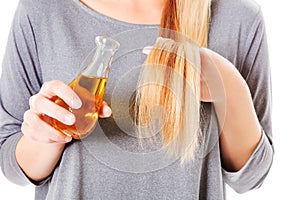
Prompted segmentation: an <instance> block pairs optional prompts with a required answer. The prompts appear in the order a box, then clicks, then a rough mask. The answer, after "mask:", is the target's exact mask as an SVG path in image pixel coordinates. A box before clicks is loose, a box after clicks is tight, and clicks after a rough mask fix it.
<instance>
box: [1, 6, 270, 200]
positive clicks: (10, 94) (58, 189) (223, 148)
mask: <svg viewBox="0 0 300 200" xmlns="http://www.w3.org/2000/svg"><path fill="white" fill-rule="evenodd" d="M194 14H195V15H196V17H193V16H194ZM158 24H160V26H161V28H165V29H166V30H167V31H166V33H165V32H164V31H160V32H159V36H161V37H160V38H162V39H163V41H166V42H168V41H169V40H168V39H166V38H167V37H169V38H171V41H172V44H174V42H173V41H176V42H177V40H178V41H179V43H176V44H178V45H179V46H180V45H181V44H182V43H180V42H181V41H182V40H181V39H178V38H181V37H182V35H183V36H184V37H187V38H188V39H187V40H189V41H192V42H191V43H195V44H196V45H198V46H200V47H207V48H208V49H200V50H199V48H195V47H191V48H192V49H193V51H192V55H196V54H198V53H199V54H198V55H200V59H201V61H200V62H201V72H202V73H201V77H202V78H201V83H200V80H199V79H198V78H197V76H196V77H195V78H194V79H193V78H192V79H188V80H192V81H191V82H189V83H190V84H191V88H195V89H192V90H193V91H192V92H194V93H193V94H196V95H194V96H193V97H194V98H195V99H196V100H197V99H199V98H200V100H201V105H200V104H199V102H200V101H195V102H194V103H193V104H192V105H193V107H190V108H188V107H184V106H183V108H182V109H183V110H182V112H179V114H175V115H173V116H172V113H174V112H173V111H174V107H176V106H171V107H170V110H171V111H170V112H168V109H167V111H166V113H167V114H166V116H167V117H166V118H167V119H169V121H168V120H167V121H166V125H167V127H169V128H170V129H166V130H163V129H161V134H159V135H158V136H153V137H151V136H149V135H146V136H147V137H150V139H149V140H150V141H149V140H147V139H145V141H148V142H142V144H141V143H140V140H141V139H137V138H136V137H135V136H136V135H135V132H134V131H132V127H131V122H132V121H136V125H137V126H138V127H140V125H142V123H140V122H143V119H144V118H143V116H144V114H145V111H144V110H143V103H144V104H145V102H146V99H148V98H150V97H151V98H150V99H151V101H152V97H153V96H154V97H153V99H154V100H153V101H152V103H153V102H156V101H157V100H158V98H160V100H159V102H161V101H163V100H164V99H166V102H169V99H168V98H165V97H167V94H170V93H171V92H169V93H168V92H167V91H165V90H159V91H157V94H158V95H151V94H149V91H151V90H142V91H138V90H136V91H135V89H136V88H139V87H137V85H136V84H137V83H136V81H137V79H138V77H139V83H138V84H143V83H145V81H146V83H147V77H148V76H147V75H149V77H154V78H155V76H153V74H155V73H153V71H152V70H153V68H151V67H150V69H149V70H150V72H151V73H148V72H149V71H147V70H144V71H142V72H141V74H140V68H141V67H140V65H141V64H143V63H144V62H145V59H146V55H144V54H143V53H142V50H143V49H144V47H146V46H153V45H154V42H155V41H156V38H157V28H158ZM162 30H164V29H162ZM173 32H175V34H173ZM194 33H195V34H194ZM97 35H106V36H109V37H113V38H115V39H116V40H118V41H119V42H120V43H121V47H123V48H124V49H120V51H119V56H117V55H116V58H115V62H114V64H113V66H112V67H111V71H110V76H109V81H108V84H107V88H106V93H105V95H106V96H105V101H106V102H107V103H105V102H104V103H103V104H102V106H101V111H100V113H99V115H100V117H101V118H106V119H101V120H100V121H99V124H100V126H99V127H97V128H96V130H95V131H94V133H93V134H92V135H90V136H88V137H87V138H85V139H83V140H72V139H71V138H70V137H68V136H65V135H62V134H60V132H59V131H58V130H56V129H54V128H52V127H51V126H49V125H48V124H47V123H45V122H44V121H43V120H42V116H43V115H48V116H51V117H53V118H56V119H57V120H59V121H61V122H63V123H65V124H68V125H71V124H73V123H74V122H75V120H76V119H75V117H74V115H73V114H72V113H71V112H69V111H67V110H65V109H62V108H61V107H58V106H57V105H56V104H54V103H53V97H56V96H59V97H60V98H62V99H63V100H64V101H65V102H66V103H67V104H69V105H70V106H71V107H72V108H75V109H76V108H79V107H80V106H81V100H80V99H78V98H76V94H74V93H73V92H72V90H71V89H70V88H69V87H68V86H67V85H66V83H68V82H70V81H71V80H72V78H74V77H75V76H76V74H77V71H78V70H79V69H80V66H81V62H82V60H83V59H84V58H85V56H86V55H87V54H88V53H89V51H90V50H91V49H92V48H93V47H94V44H93V43H92V42H93V39H94V38H95V36H97ZM172 35H173V36H172ZM174 35H175V36H174ZM159 41H160V40H159V39H158V40H157V42H156V44H157V45H158V46H155V45H154V47H152V48H150V49H151V50H150V52H146V53H147V54H149V55H148V57H147V60H146V64H148V65H146V66H151V65H152V64H155V65H156V64H159V65H160V64H161V63H160V59H159V60H158V61H157V60H155V59H156V58H157V57H158V56H161V55H164V52H165V49H162V50H159V49H160V48H161V46H164V45H165V46H166V43H163V45H161V46H160V45H159ZM184 41H186V40H185V39H184ZM191 43H188V44H191ZM171 46H172V45H171ZM179 46H177V47H178V48H179ZM191 46H193V45H191ZM173 47H174V45H173V46H172V48H171V49H170V50H169V51H170V52H171V53H173V54H175V57H176V58H177V56H178V53H180V51H179V50H178V48H177V50H175V49H176V48H175V49H174V48H173ZM183 48H186V47H185V46H184V47H183ZM156 49H158V50H159V51H158V52H156ZM197 49H198V50H197ZM209 49H210V50H209ZM144 52H145V51H144ZM184 52H188V50H186V51H184ZM195 52H196V53H195ZM153 55H154V56H153ZM221 55H222V56H221ZM161 57H163V56H161ZM170 57H172V56H170ZM179 57H180V55H179ZM175 60H176V59H175ZM179 60H180V59H179ZM184 60H189V59H188V56H186V55H185V56H183V61H184ZM196 60H197V59H196ZM228 60H229V61H230V62H229V61H228ZM165 64H166V63H165ZM171 65H172V64H171ZM172 66H173V65H172ZM174 66H177V65H174ZM146 69H147V67H146ZM166 71H167V70H166ZM166 71H165V72H166ZM174 71H175V69H174ZM196 72H197V68H196ZM176 73H177V71H176ZM184 73H185V72H182V74H180V73H179V75H183V74H184ZM139 74H140V75H139ZM191 74H193V73H191ZM145 75H146V76H145ZM128 77H130V79H128ZM172 77H173V76H172ZM199 77H200V75H199ZM132 80H133V81H132ZM163 80H168V78H166V77H165V75H164V78H163ZM174 80H175V79H174ZM193 80H194V81H193ZM163 83H165V82H163ZM220 85H221V88H220ZM142 86H143V85H142ZM270 87H271V86H270V72H269V66H268V52H267V44H266V37H265V30H264V23H263V18H262V14H261V10H260V8H259V6H258V5H257V4H255V3H254V2H252V1H247V0H245V1H234V0H218V1H212V2H210V1H208V0H203V1H200V0H199V1H195V0H188V1H179V0H177V1H176V0H166V1H162V0H157V1H144V0H135V1H133V0H131V1H125V0H124V1H96V0H95V1H93V0H84V1H78V0H68V1H56V0H50V1H49V0H48V1H44V0H43V1H36V0H31V1H30V0H22V1H20V3H19V6H18V9H17V12H16V14H15V18H14V22H13V27H12V30H11V34H10V37H9V43H8V46H7V51H6V55H5V58H4V63H3V72H2V77H1V86H0V95H1V107H0V112H1V120H0V128H1V129H0V131H1V132H0V134H1V135H0V136H1V137H0V138H1V143H0V144H1V149H0V152H1V157H0V158H1V168H2V170H3V172H4V174H5V175H6V176H7V178H8V179H10V180H11V181H13V182H15V183H17V184H20V185H24V184H27V183H29V182H31V183H33V184H36V185H37V187H36V199H225V191H224V184H225V183H227V184H229V185H230V186H231V187H232V188H234V189H235V190H236V191H237V192H246V191H248V190H250V189H253V188H257V187H259V186H260V185H261V183H262V182H263V180H264V178H265V177H266V175H267V173H268V171H269V169H270V166H271V163H272V157H273V148H272V137H271V135H272V134H271V111H270V108H271V105H270V101H271V91H270V89H271V88H270ZM132 88H134V89H132ZM152 89H153V88H152ZM173 89H174V88H173ZM152 91H153V90H152ZM135 92H136V94H137V95H135V96H137V97H138V98H132V96H134V94H135ZM199 92H201V95H200V94H199V95H197V94H198V93H199ZM153 93H156V92H153ZM179 93H180V94H182V91H181V90H180V91H179ZM186 93H187V92H186V91H185V92H183V94H184V95H185V94H186ZM199 96H200V97H199ZM189 97H191V96H189ZM161 98H163V100H161ZM12 99H13V101H12ZM188 99H190V98H186V99H184V98H182V99H180V100H184V103H183V105H187V103H186V101H187V100H188ZM128 100H130V102H135V104H134V107H135V108H136V109H131V108H132V106H130V105H131V104H130V105H128V102H129V101H128ZM28 102H29V105H28ZM108 105H110V106H108ZM124 105H125V106H124ZM153 105H155V103H153ZM161 106H162V107H163V108H166V107H168V106H169V104H161ZM180 106H181V105H180ZM129 108H130V109H129ZM128 110H129V111H128ZM199 110H201V112H200V113H199ZM189 111H191V112H192V113H189ZM128 112H129V113H130V112H133V113H134V114H135V115H133V116H134V117H132V118H133V119H135V120H131V118H130V115H129V114H128ZM111 113H113V115H112V116H111V117H109V116H110V115H111ZM140 113H142V114H140ZM170 113H171V114H170ZM193 113H196V114H197V113H198V114H199V116H200V114H201V116H200V117H197V116H196V115H195V114H193ZM181 114H182V115H181ZM23 115H24V116H23ZM178 116H180V117H182V116H183V117H182V118H180V119H182V120H179V122H178V123H179V126H170V123H171V122H172V120H174V119H175V120H176V118H177V117H178ZM190 116H192V117H190ZM108 117H109V118H108ZM195 118H196V120H194V119H195ZM159 120H161V119H159ZM145 121H146V122H147V119H146V120H145ZM189 121H190V122H191V124H192V125H191V126H192V128H195V130H196V131H195V132H196V133H199V134H192V137H191V138H189V137H187V139H186V138H185V137H186V135H187V134H188V133H189V131H188V130H190V129H189V128H190V126H189V123H188V122H189ZM160 122H162V121H160ZM180 123H182V124H180ZM184 123H186V124H188V125H186V126H185V125H184ZM168 125H169V126H168ZM200 126H201V131H198V130H199V127H200ZM162 127H163V125H162V124H160V128H162ZM178 127H179V129H180V131H178V132H176V131H177V130H176V128H178ZM138 130H141V129H138ZM181 130H182V131H181ZM132 132H133V133H132ZM139 132H140V134H143V133H141V132H142V131H139ZM174 132H176V133H178V134H179V138H183V140H181V139H178V137H176V134H175V136H172V135H170V134H172V133H174ZM131 134H134V135H131ZM180 134H183V135H182V137H180ZM132 136H134V137H132ZM140 136H145V135H140ZM159 137H161V138H162V141H160V140H159V139H160V138H159ZM157 138H158V140H156V139H157ZM168 138H169V140H168ZM142 140H144V139H142ZM172 141H176V142H177V143H176V142H175V145H174V146H172ZM186 141H187V142H186ZM160 142H162V145H163V147H164V148H161V143H160ZM191 144H192V145H191ZM141 147H142V148H141ZM165 149H167V152H170V153H171V154H170V155H167V156H166V154H165V151H164V150H165ZM160 150H162V151H160Z"/></svg>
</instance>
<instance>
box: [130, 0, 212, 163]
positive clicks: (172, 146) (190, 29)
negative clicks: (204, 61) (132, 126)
mask: <svg viewBox="0 0 300 200" xmlns="http://www.w3.org/2000/svg"><path fill="white" fill-rule="evenodd" d="M210 1H211V0H166V1H165V5H164V9H163V12H162V18H161V22H160V28H161V29H160V32H159V37H158V39H157V41H156V43H155V44H154V45H153V47H152V48H151V50H150V52H149V54H148V57H147V59H146V61H145V64H144V66H143V70H142V72H141V74H140V77H139V82H138V87H137V91H136V99H135V109H134V111H135V113H134V114H135V122H136V125H137V132H138V135H139V137H140V138H143V137H146V136H148V137H149V138H150V136H151V135H153V134H154V133H153V132H155V131H157V130H155V127H156V125H157V124H158V125H159V132H160V134H161V137H162V141H163V146H164V147H165V148H166V149H167V151H168V152H169V153H170V154H171V155H175V156H179V157H180V159H181V161H182V162H183V161H186V160H192V159H193V158H194V154H195V150H196V149H197V147H198V146H199V139H201V129H200V52H199V47H207V42H208V32H209V21H210V4H211V3H210ZM157 122H158V123H157Z"/></svg>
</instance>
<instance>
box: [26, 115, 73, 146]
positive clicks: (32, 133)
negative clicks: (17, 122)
mask: <svg viewBox="0 0 300 200" xmlns="http://www.w3.org/2000/svg"><path fill="white" fill-rule="evenodd" d="M21 129H22V132H23V133H24V135H25V136H27V137H29V138H30V139H31V140H34V141H36V142H42V143H53V142H57V143H66V142H69V141H71V140H70V138H69V137H66V136H65V135H64V134H62V133H61V132H59V131H58V130H56V129H54V128H53V127H52V126H50V125H49V124H47V123H46V122H44V121H43V120H42V119H41V118H40V117H39V115H37V114H36V113H35V112H33V111H32V110H28V111H26V112H25V113H24V122H23V124H22V127H21Z"/></svg>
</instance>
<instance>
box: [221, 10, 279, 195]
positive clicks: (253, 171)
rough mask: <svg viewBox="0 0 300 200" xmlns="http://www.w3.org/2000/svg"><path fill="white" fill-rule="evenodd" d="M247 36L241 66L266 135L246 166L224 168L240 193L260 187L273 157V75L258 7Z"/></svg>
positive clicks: (231, 183)
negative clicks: (237, 168)
mask: <svg viewBox="0 0 300 200" xmlns="http://www.w3.org/2000/svg"><path fill="white" fill-rule="evenodd" d="M248 32H249V34H248V37H247V39H246V40H241V42H242V43H241V44H240V46H241V47H240V50H241V51H242V52H241V55H242V56H241V57H242V59H240V61H239V65H238V66H237V68H238V70H239V71H240V72H241V74H242V76H243V77H244V79H245V80H246V82H247V83H248V86H249V89H250V92H251V95H252V98H253V103H254V107H255V110H256V113H257V116H258V119H259V122H260V124H261V127H262V130H263V131H262V132H263V134H262V135H263V136H262V138H261V141H260V143H259V145H258V146H257V148H256V150H255V151H254V152H253V154H252V155H251V157H250V158H249V160H248V162H247V163H246V164H245V166H244V167H243V168H242V169H241V170H240V171H238V172H235V173H229V172H226V171H225V170H223V175H224V180H225V182H226V183H227V184H228V185H230V186H231V187H232V188H233V189H234V190H235V191H237V192H239V193H243V192H246V191H248V190H250V189H253V188H257V187H259V186H260V185H261V183H262V182H263V180H264V178H265V177H266V175H267V174H268V172H269V169H270V167H271V165H272V160H273V154H274V150H273V143H272V121H271V103H272V102H271V75H270V67H269V55H268V45H267V39H266V32H265V26H264V20H263V16H262V13H261V10H259V12H258V14H257V15H256V18H255V19H254V22H253V24H252V26H251V27H250V29H249V31H248Z"/></svg>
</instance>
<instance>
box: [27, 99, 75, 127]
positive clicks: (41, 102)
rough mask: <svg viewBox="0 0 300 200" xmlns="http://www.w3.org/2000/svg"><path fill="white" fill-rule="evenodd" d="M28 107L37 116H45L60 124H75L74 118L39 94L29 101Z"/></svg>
mask: <svg viewBox="0 0 300 200" xmlns="http://www.w3.org/2000/svg"><path fill="white" fill-rule="evenodd" d="M29 105H30V108H31V110H32V111H34V112H35V113H37V114H45V115H47V116H49V117H52V118H54V119H57V120H59V121H60V122H62V123H64V124H67V125H72V124H74V122H75V116H74V115H73V114H72V113H71V112H69V111H68V110H66V109H65V108H63V107H61V106H59V105H57V104H55V103H54V102H53V101H51V100H49V99H47V98H45V97H44V96H42V95H41V94H36V95H34V96H32V97H30V99H29Z"/></svg>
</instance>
